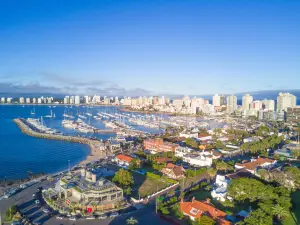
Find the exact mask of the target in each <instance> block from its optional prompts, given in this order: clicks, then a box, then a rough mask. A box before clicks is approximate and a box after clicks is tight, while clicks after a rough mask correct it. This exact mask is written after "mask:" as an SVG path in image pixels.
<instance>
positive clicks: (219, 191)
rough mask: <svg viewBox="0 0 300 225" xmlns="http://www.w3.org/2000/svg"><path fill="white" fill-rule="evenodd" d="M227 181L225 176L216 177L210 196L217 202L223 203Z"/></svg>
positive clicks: (225, 197) (225, 196)
mask: <svg viewBox="0 0 300 225" xmlns="http://www.w3.org/2000/svg"><path fill="white" fill-rule="evenodd" d="M228 184H229V180H228V179H227V178H226V177H225V176H221V175H217V176H216V181H215V183H214V188H213V190H212V192H211V196H212V197H213V198H214V199H217V200H218V201H221V202H225V201H226V199H227V188H228Z"/></svg>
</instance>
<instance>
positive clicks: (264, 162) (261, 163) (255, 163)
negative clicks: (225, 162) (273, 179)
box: [234, 158, 277, 174]
mask: <svg viewBox="0 0 300 225" xmlns="http://www.w3.org/2000/svg"><path fill="white" fill-rule="evenodd" d="M276 163H277V161H276V160H273V159H268V158H257V159H252V160H251V162H247V163H236V164H235V166H234V167H235V168H236V169H246V170H247V171H249V172H250V173H252V174H256V170H257V169H259V168H264V169H271V168H272V167H274V166H275V165H276Z"/></svg>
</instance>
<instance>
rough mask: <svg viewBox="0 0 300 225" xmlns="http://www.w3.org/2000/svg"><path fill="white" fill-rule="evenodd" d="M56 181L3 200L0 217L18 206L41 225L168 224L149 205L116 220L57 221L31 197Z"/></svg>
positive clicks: (43, 206) (39, 184) (40, 184)
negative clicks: (136, 222) (128, 220)
mask: <svg viewBox="0 0 300 225" xmlns="http://www.w3.org/2000/svg"><path fill="white" fill-rule="evenodd" d="M55 182H56V181H53V182H49V181H43V182H40V183H37V184H35V185H33V186H31V187H29V188H27V189H25V190H23V191H21V192H19V193H17V194H16V195H14V196H12V197H11V198H9V199H3V200H1V201H0V212H1V215H4V214H5V212H6V210H7V208H8V207H9V206H11V205H15V204H18V205H19V206H20V209H21V212H22V213H24V214H26V215H27V216H28V217H29V218H30V219H32V220H33V221H37V222H39V223H40V224H43V225H96V224H97V225H115V224H116V225H120V224H126V220H127V219H128V218H129V217H131V216H133V217H135V218H136V219H137V220H138V221H139V223H140V224H143V225H152V224H155V225H167V224H169V223H167V222H165V221H164V220H162V219H160V218H159V217H158V216H156V215H155V213H154V204H153V203H152V204H149V205H147V206H146V207H144V208H142V209H139V210H137V211H135V212H132V213H130V214H126V215H120V216H118V217H116V218H107V219H105V220H99V219H95V220H77V221H70V220H67V219H66V220H57V219H56V218H55V216H54V217H50V216H49V215H48V214H46V213H44V212H43V209H44V208H45V207H47V206H46V205H45V204H43V202H42V204H41V205H39V206H37V205H36V204H35V201H34V199H33V197H32V195H33V194H34V193H36V192H37V189H38V187H43V188H49V187H53V186H54V184H55Z"/></svg>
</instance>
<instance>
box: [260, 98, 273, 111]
mask: <svg viewBox="0 0 300 225" xmlns="http://www.w3.org/2000/svg"><path fill="white" fill-rule="evenodd" d="M262 104H263V109H265V110H267V111H275V101H274V100H268V99H265V100H263V101H262Z"/></svg>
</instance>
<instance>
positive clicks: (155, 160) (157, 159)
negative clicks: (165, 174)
mask: <svg viewBox="0 0 300 225" xmlns="http://www.w3.org/2000/svg"><path fill="white" fill-rule="evenodd" d="M153 161H154V162H156V163H157V164H164V163H167V162H169V161H172V159H169V158H168V157H159V158H156V159H153Z"/></svg>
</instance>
